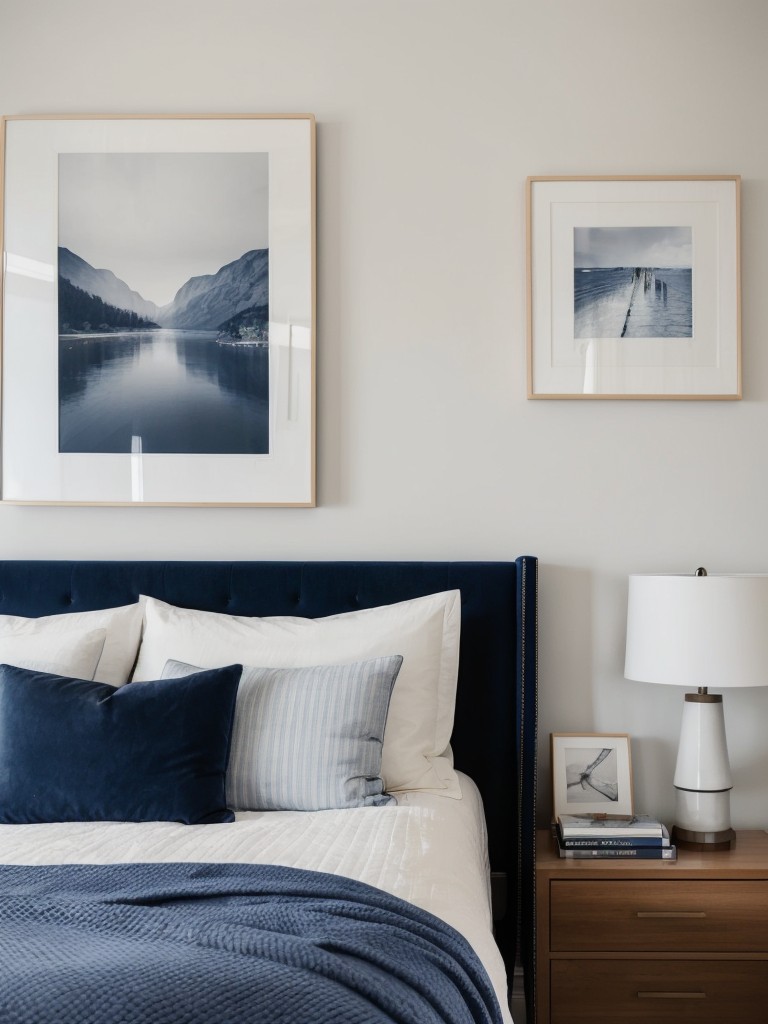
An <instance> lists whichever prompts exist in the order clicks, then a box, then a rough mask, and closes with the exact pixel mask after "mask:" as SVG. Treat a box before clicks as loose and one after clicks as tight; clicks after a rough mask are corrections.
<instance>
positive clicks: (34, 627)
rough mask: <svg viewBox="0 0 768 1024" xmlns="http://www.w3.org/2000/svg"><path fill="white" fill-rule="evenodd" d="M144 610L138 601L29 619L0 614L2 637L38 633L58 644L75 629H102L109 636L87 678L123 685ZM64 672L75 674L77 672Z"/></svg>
mask: <svg viewBox="0 0 768 1024" xmlns="http://www.w3.org/2000/svg"><path fill="white" fill-rule="evenodd" d="M143 610H144V609H143V603H142V602H141V601H138V602H137V603H136V604H127V605H123V606H121V607H120V608H99V609H98V610H97V611H93V612H64V613H63V614H61V615H43V616H41V617H40V618H38V619H28V618H24V617H23V616H21V615H0V640H2V639H4V638H6V637H9V636H17V637H21V636H26V637H37V638H38V640H39V641H42V640H43V639H44V638H45V639H48V638H50V639H51V642H52V643H53V644H54V645H55V644H56V643H57V642H61V640H62V638H64V637H66V636H67V634H69V633H72V632H73V631H75V632H77V633H82V632H84V631H87V632H90V631H91V630H94V629H103V630H104V631H105V634H106V638H105V640H104V646H103V650H102V652H101V657H100V658H99V662H98V665H97V666H96V672H95V675H93V676H92V677H91V676H88V677H87V678H93V679H95V680H96V682H99V683H110V684H111V685H112V686H122V685H123V683H126V682H127V681H128V678H129V677H130V674H131V669H132V668H133V664H134V662H135V661H136V652H137V650H138V648H139V640H140V639H141V623H142V615H143ZM62 674H64V675H76V673H75V672H68V673H62ZM158 675H159V673H158ZM80 678H85V677H84V676H80Z"/></svg>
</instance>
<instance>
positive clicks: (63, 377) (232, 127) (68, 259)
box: [2, 114, 316, 506]
mask: <svg viewBox="0 0 768 1024" xmlns="http://www.w3.org/2000/svg"><path fill="white" fill-rule="evenodd" d="M2 140H3V152H2V168H3V179H2V180H3V219H2V249H3V268H4V270H3V282H2V285H3V290H2V296H3V323H2V400H3V401H2V500H3V501H6V502H21V503H35V504H37V503H54V504H70V503H72V504H112V505H297V506H312V505H314V504H315V320H316V310H315V121H314V118H313V117H312V115H308V114H297V115H292V114H291V115H281V116H272V115H266V116H260V115H231V116H215V117H210V116H205V115H200V116H197V115H193V116H185V117H151V116H136V117H134V116H123V117H118V116H116V117H95V116H94V117H91V116H77V117H45V116H40V117H8V118H4V119H3V122H2Z"/></svg>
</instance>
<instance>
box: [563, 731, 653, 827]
mask: <svg viewBox="0 0 768 1024" xmlns="http://www.w3.org/2000/svg"><path fill="white" fill-rule="evenodd" d="M551 750H552V809H553V815H554V817H555V818H557V817H558V815H560V814H620V815H624V814H626V815H632V814H633V813H634V805H633V798H632V763H631V758H630V749H629V736H628V734H627V733H571V732H553V733H552V734H551Z"/></svg>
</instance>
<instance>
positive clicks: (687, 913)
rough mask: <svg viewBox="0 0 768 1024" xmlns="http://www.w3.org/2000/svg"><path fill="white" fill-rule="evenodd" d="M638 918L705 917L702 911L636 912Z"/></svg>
mask: <svg viewBox="0 0 768 1024" xmlns="http://www.w3.org/2000/svg"><path fill="white" fill-rule="evenodd" d="M637 916H638V917H706V916H707V915H706V912H705V911H704V910H638V911H637Z"/></svg>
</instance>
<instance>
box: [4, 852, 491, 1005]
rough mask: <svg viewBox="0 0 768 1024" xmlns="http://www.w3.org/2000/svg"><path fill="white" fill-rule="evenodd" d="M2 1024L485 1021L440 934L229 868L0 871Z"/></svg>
mask: <svg viewBox="0 0 768 1024" xmlns="http://www.w3.org/2000/svg"><path fill="white" fill-rule="evenodd" d="M0 1021H2V1022H3V1024H362V1022H366V1024H368V1022H370V1024H381V1022H385V1021H386V1022H390V1021H396V1022H398V1024H438V1022H439V1024H464V1022H466V1024H481V1022H482V1024H498V1022H499V1021H501V1014H500V1011H499V1007H498V1003H497V1002H496V999H495V996H494V993H493V989H492V987H491V984H490V981H489V980H488V977H487V974H486V973H485V971H484V969H483V967H482V965H481V964H480V961H479V960H478V958H477V956H476V955H475V953H474V952H473V950H472V949H471V948H470V946H469V945H468V943H467V942H466V941H465V940H464V939H463V938H462V937H461V936H460V935H459V934H458V933H457V932H456V931H455V930H454V929H452V928H451V927H449V926H448V925H447V924H445V923H443V922H442V921H440V920H439V919H438V918H436V917H433V916H432V915H431V914H428V913H426V912H424V911H422V910H419V909H418V908H416V907H413V906H411V905H410V904H408V903H405V902H404V901H402V900H400V899H397V898H396V897H394V896H390V895H388V894H387V893H384V892H381V891H380V890H378V889H375V888H372V887H371V886H368V885H364V884H362V883H360V882H355V881H353V880H351V879H347V878H342V877H338V876H335V875H328V874H322V873H319V872H311V871H300V870H296V869H293V868H282V867H274V866H266V867H265V866H259V865H243V864H118V865H105V866H101V865H79V864H78V865H62V866H54V867H2V866H0Z"/></svg>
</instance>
